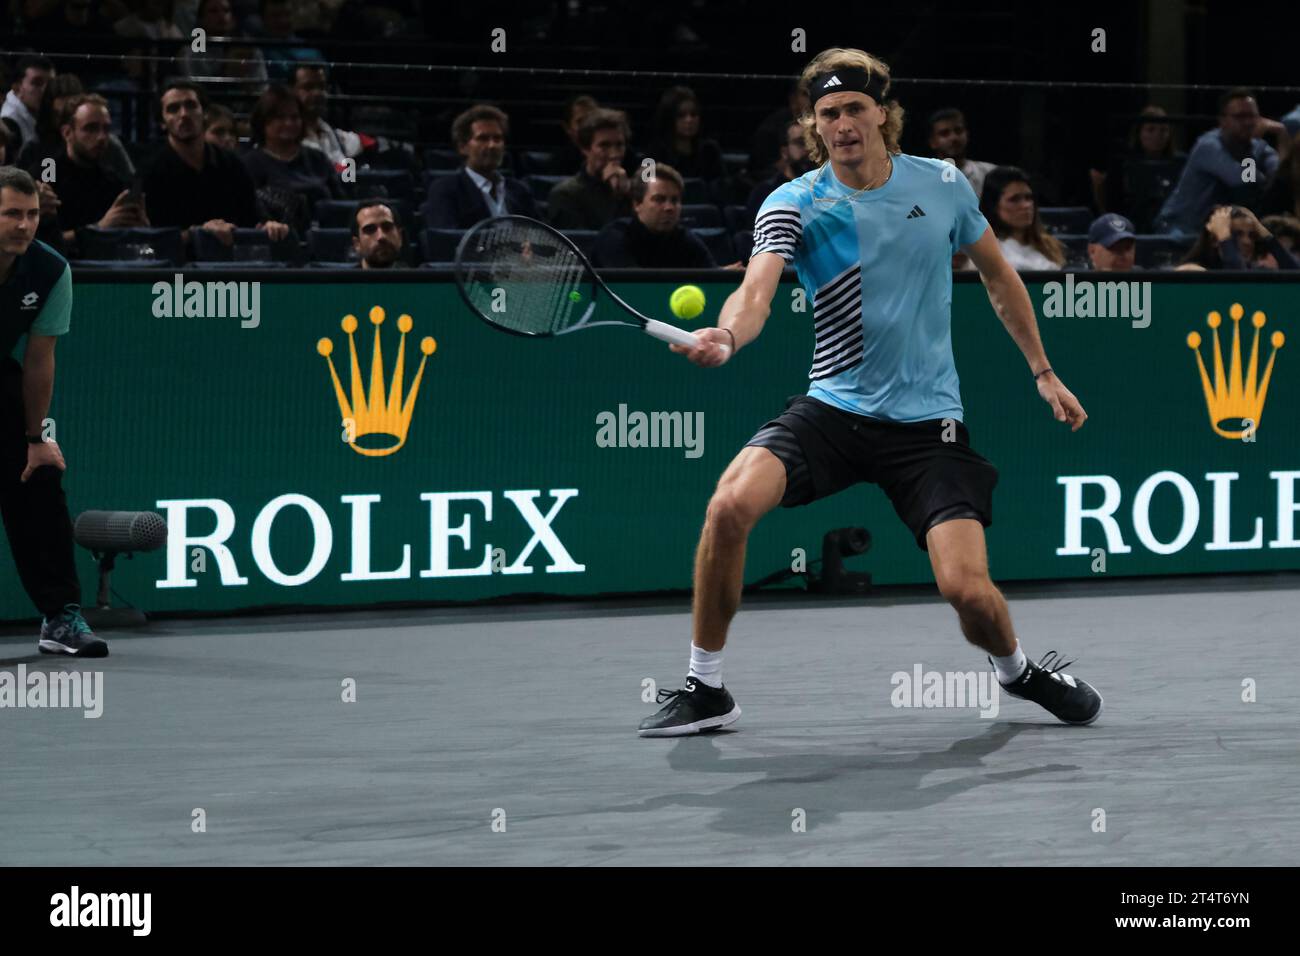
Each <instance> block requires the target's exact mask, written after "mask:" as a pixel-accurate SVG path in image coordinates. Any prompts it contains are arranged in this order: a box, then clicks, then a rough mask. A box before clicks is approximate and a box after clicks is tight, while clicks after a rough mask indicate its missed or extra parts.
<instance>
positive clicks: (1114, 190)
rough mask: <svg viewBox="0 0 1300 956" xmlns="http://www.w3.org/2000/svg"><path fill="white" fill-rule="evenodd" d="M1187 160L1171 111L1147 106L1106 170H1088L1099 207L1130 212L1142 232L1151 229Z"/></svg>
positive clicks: (1099, 208)
mask: <svg viewBox="0 0 1300 956" xmlns="http://www.w3.org/2000/svg"><path fill="white" fill-rule="evenodd" d="M1186 162H1187V154H1186V153H1183V152H1179V151H1178V150H1177V149H1175V148H1174V137H1173V129H1172V127H1171V126H1170V124H1169V117H1168V114H1166V113H1165V111H1164V110H1163V109H1161V108H1160V107H1159V106H1147V107H1144V108H1143V110H1142V112H1141V113H1140V114H1138V118H1137V121H1136V122H1135V123H1134V124H1133V129H1132V131H1131V132H1130V133H1129V138H1128V148H1127V150H1126V151H1125V152H1124V153H1122V154H1119V155H1116V156H1112V157H1111V158H1110V160H1109V162H1108V163H1107V167H1106V169H1105V171H1102V170H1100V169H1095V168H1094V169H1089V170H1088V175H1089V177H1090V179H1091V181H1092V194H1093V200H1094V201H1095V203H1096V205H1097V209H1098V210H1100V211H1101V212H1125V213H1128V214H1129V215H1130V216H1131V217H1132V219H1133V222H1135V223H1136V224H1137V229H1138V231H1139V232H1150V231H1151V229H1152V228H1153V223H1154V222H1155V220H1156V217H1157V216H1158V215H1159V214H1160V207H1161V206H1163V205H1164V202H1165V200H1166V199H1168V198H1169V194H1170V193H1172V192H1173V190H1174V186H1175V184H1176V183H1177V182H1178V178H1179V176H1180V175H1181V173H1182V170H1183V164H1184V163H1186Z"/></svg>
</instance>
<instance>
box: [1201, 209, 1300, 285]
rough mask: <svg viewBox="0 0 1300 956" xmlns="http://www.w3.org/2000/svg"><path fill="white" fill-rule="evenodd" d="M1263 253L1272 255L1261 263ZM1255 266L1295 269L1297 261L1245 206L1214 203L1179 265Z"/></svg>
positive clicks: (1298, 266)
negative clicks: (1215, 204)
mask: <svg viewBox="0 0 1300 956" xmlns="http://www.w3.org/2000/svg"><path fill="white" fill-rule="evenodd" d="M1264 253H1268V254H1269V256H1270V257H1271V258H1270V259H1269V261H1268V262H1264V263H1261V262H1260V258H1261V257H1262V256H1263V254H1264ZM1270 263H1271V265H1270ZM1258 268H1279V269H1296V268H1300V263H1298V262H1297V261H1296V259H1295V258H1294V257H1293V256H1292V255H1291V253H1290V252H1288V251H1287V249H1286V247H1285V246H1284V245H1282V243H1281V242H1279V241H1278V239H1277V237H1276V236H1274V235H1273V234H1272V233H1271V232H1270V231H1269V230H1268V229H1267V228H1265V226H1264V224H1263V223H1261V222H1260V221H1259V220H1258V219H1256V218H1255V214H1254V213H1253V212H1251V211H1250V210H1249V209H1247V208H1246V207H1245V206H1216V207H1215V208H1214V209H1213V210H1212V211H1211V212H1210V216H1209V218H1208V219H1206V221H1205V228H1204V229H1202V230H1201V234H1200V235H1199V236H1198V237H1197V239H1196V242H1195V244H1194V245H1193V246H1192V248H1191V251H1189V252H1188V253H1187V258H1186V259H1184V260H1183V262H1182V264H1181V265H1179V266H1178V270H1179V271H1194V272H1203V271H1206V270H1211V271H1213V270H1216V269H1258Z"/></svg>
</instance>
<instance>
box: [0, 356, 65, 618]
mask: <svg viewBox="0 0 1300 956" xmlns="http://www.w3.org/2000/svg"><path fill="white" fill-rule="evenodd" d="M26 431H27V429H26V424H25V422H24V418H23V370H22V366H21V365H19V364H18V363H17V362H16V361H14V360H13V359H12V358H10V357H8V356H5V357H3V358H2V359H0V517H3V519H4V526H5V535H6V536H7V537H8V538H9V550H10V552H11V553H12V554H13V557H14V564H15V565H16V566H17V568H18V578H19V580H21V581H22V584H23V590H25V591H26V592H27V596H28V597H29V598H31V599H32V603H33V604H35V605H36V609H37V610H38V611H40V612H41V613H42V614H43V615H45V616H46V617H53V616H55V615H56V614H58V613H59V612H60V611H61V610H62V609H63V606H64V605H65V604H80V603H81V585H80V583H79V582H78V581H77V565H76V561H75V560H74V558H73V540H72V519H71V518H70V517H69V516H68V502H67V499H66V498H65V496H64V494H63V472H61V471H59V469H57V468H55V467H54V466H53V465H43V466H42V467H40V468H37V469H36V470H35V471H34V472H32V475H31V477H30V478H28V479H27V480H26V481H25V482H24V481H21V480H20V479H21V478H22V474H23V469H25V468H26V467H27V440H26V438H25V435H26Z"/></svg>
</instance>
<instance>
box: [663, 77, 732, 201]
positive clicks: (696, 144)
mask: <svg viewBox="0 0 1300 956" xmlns="http://www.w3.org/2000/svg"><path fill="white" fill-rule="evenodd" d="M649 155H650V156H651V157H652V158H653V159H654V160H655V162H656V163H668V164H669V165H670V166H672V167H673V168H674V169H676V170H677V172H678V173H680V174H681V175H682V176H684V177H687V178H692V179H708V180H714V179H721V178H722V177H723V176H724V175H725V174H726V167H725V166H724V165H723V163H722V147H721V146H719V145H718V143H717V140H713V139H704V138H703V137H702V136H701V135H700V102H699V100H698V99H697V98H696V96H695V93H694V92H693V91H692V90H691V89H690V87H686V86H674V87H671V88H670V89H668V90H667V91H666V92H665V93H664V95H663V96H661V97H660V98H659V105H658V106H657V107H656V108H655V118H654V140H653V141H652V142H651V144H650V150H649Z"/></svg>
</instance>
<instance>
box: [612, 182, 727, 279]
mask: <svg viewBox="0 0 1300 956" xmlns="http://www.w3.org/2000/svg"><path fill="white" fill-rule="evenodd" d="M684 188H685V186H684V184H683V182H682V175H681V173H679V172H677V170H675V169H673V168H672V167H671V166H669V165H668V164H667V163H655V176H654V178H653V179H650V180H649V181H646V180H645V179H642V178H641V177H640V176H636V177H633V179H632V187H631V194H632V216H631V218H625V219H615V220H614V221H613V222H611V223H610V224H609V225H607V226H605V228H604V229H602V230H601V231H600V235H598V236H597V237H596V248H595V251H594V253H593V255H592V263H593V265H596V266H597V267H602V266H603V267H605V268H639V269H711V268H714V267H715V266H716V265H717V263H716V262H714V260H713V256H712V254H710V252H709V250H708V248H707V247H706V246H705V245H704V243H703V242H702V241H700V239H699V237H698V236H696V235H694V234H693V233H692V232H691V231H690V230H689V229H686V228H684V227H683V226H682V224H681V219H682V190H683V189H684Z"/></svg>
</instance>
